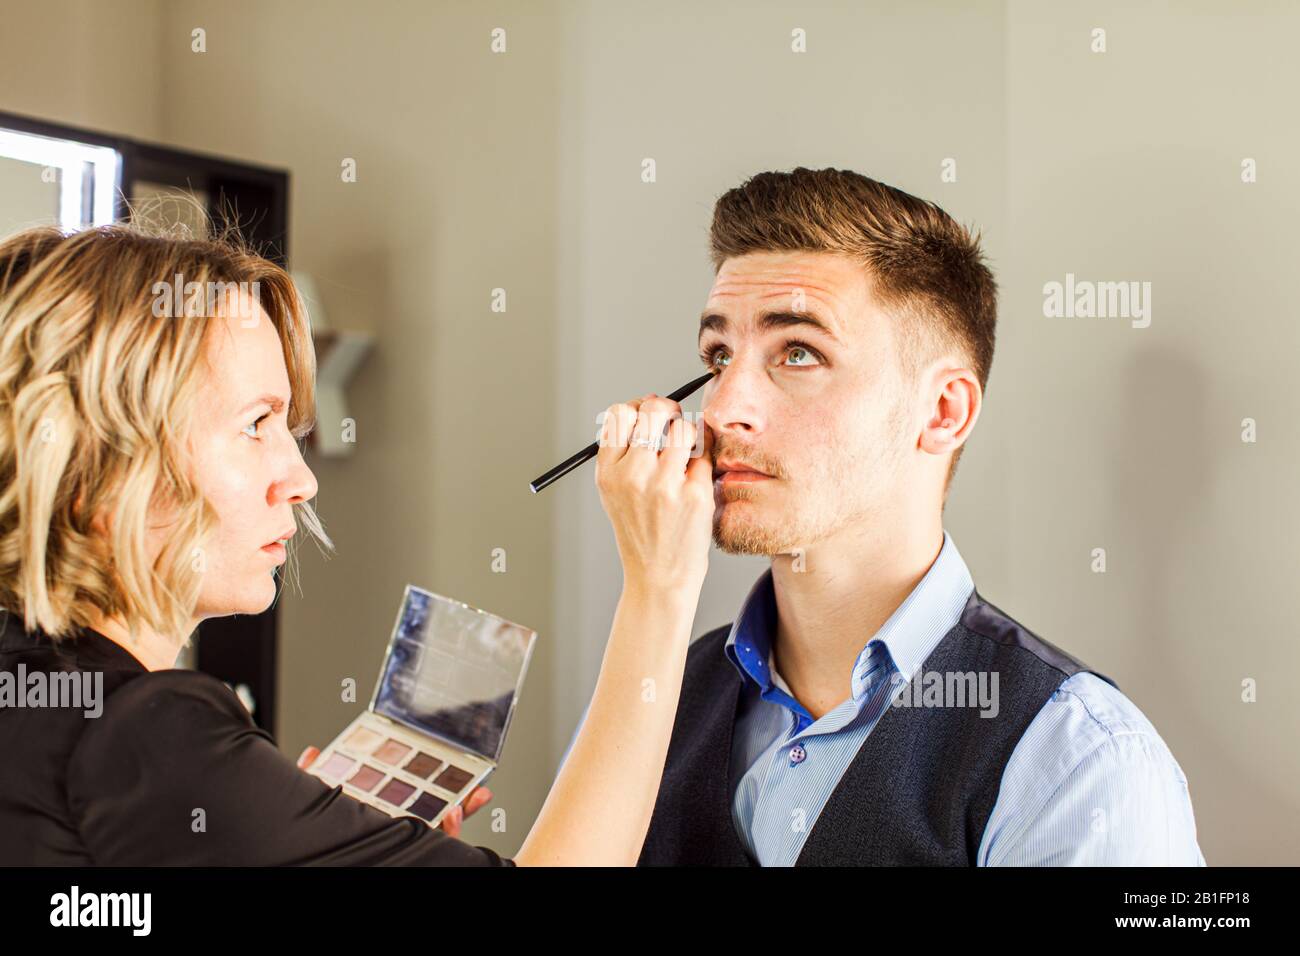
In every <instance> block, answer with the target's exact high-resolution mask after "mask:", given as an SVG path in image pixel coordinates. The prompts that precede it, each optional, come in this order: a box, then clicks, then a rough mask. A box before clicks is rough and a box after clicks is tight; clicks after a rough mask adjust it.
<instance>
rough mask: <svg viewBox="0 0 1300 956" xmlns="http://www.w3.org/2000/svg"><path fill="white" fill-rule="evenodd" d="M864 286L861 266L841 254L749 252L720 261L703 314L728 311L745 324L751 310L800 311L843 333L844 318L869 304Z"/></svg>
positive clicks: (732, 316)
mask: <svg viewBox="0 0 1300 956" xmlns="http://www.w3.org/2000/svg"><path fill="white" fill-rule="evenodd" d="M866 285H867V283H866V278H865V273H864V270H863V268H862V266H861V265H859V264H857V263H854V262H852V261H850V260H848V259H846V258H844V257H842V256H834V255H829V254H825V253H812V254H801V255H797V256H791V255H788V254H786V255H779V256H778V255H767V254H751V255H748V256H742V257H739V258H736V259H728V260H727V261H726V262H724V263H723V265H722V268H721V269H719V270H718V274H717V276H716V278H715V279H714V283H713V288H712V289H711V290H710V291H709V299H708V303H707V304H706V307H705V310H704V314H705V315H708V314H710V313H730V315H731V318H732V319H733V320H734V321H735V322H737V323H745V322H746V321H748V318H749V317H750V315H751V314H753V315H759V314H763V313H767V312H770V311H773V310H777V309H780V310H793V311H803V312H808V313H812V314H815V315H817V316H819V317H820V318H821V319H822V320H823V322H824V323H825V324H826V325H827V326H829V327H830V328H831V330H832V331H833V332H836V333H842V332H844V331H845V330H846V329H847V326H848V318H849V316H850V315H851V314H852V313H855V312H858V311H860V310H861V309H862V308H863V307H864V306H866V305H868V304H869V303H868V302H867V301H866V300H865V297H864V293H865V292H866ZM800 299H802V300H803V301H802V305H801V304H800V301H799V300H800Z"/></svg>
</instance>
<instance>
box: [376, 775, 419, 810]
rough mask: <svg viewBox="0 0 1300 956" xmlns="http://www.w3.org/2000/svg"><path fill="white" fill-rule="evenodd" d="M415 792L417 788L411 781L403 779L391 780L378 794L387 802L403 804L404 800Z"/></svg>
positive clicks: (396, 804) (395, 804) (394, 804)
mask: <svg viewBox="0 0 1300 956" xmlns="http://www.w3.org/2000/svg"><path fill="white" fill-rule="evenodd" d="M413 793H415V788H414V787H413V786H411V785H410V784H409V783H406V782H405V781H402V780H390V781H388V786H386V787H384V789H383V790H380V791H379V793H378V794H377V796H378V797H379V799H380V800H383V801H384V802H385V803H391V804H392V805H393V806H395V807H397V806H401V804H402V802H403V801H404V800H405V799H406V798H407V797H409V796H410V795H411V794H413Z"/></svg>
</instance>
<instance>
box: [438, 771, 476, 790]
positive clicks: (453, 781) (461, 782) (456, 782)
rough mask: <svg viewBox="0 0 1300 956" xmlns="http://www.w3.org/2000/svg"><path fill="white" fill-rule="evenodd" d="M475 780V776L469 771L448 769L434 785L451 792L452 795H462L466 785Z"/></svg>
mask: <svg viewBox="0 0 1300 956" xmlns="http://www.w3.org/2000/svg"><path fill="white" fill-rule="evenodd" d="M473 779H474V775H473V774H472V773H470V772H469V771H468V770H461V769H460V767H448V768H447V769H446V770H444V771H443V772H442V774H441V775H440V776H439V777H438V779H437V780H435V781H434V783H436V784H437V785H438V786H440V787H443V788H445V789H447V790H450V791H451V792H452V793H460V792H461V791H462V790H464V789H465V784H467V783H469V782H470V781H471V780H473Z"/></svg>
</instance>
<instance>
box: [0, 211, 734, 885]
mask: <svg viewBox="0 0 1300 956" xmlns="http://www.w3.org/2000/svg"><path fill="white" fill-rule="evenodd" d="M177 276H180V277H182V283H183V284H182V286H181V289H180V292H178V293H176V294H174V295H173V294H171V291H174V290H175V286H176V277H177ZM191 283H193V284H194V285H192V286H191V285H190V284H191ZM168 290H171V291H168ZM214 290H215V291H214ZM314 374H315V359H314V353H313V350H312V343H311V338H310V334H309V329H308V324H307V317H306V314H305V310H304V307H303V303H302V300H301V299H300V297H299V295H298V293H297V291H296V290H295V288H294V286H293V283H292V282H291V281H290V279H289V277H288V275H287V274H286V273H285V272H284V271H283V270H281V269H280V268H278V267H277V266H275V265H274V264H272V263H270V262H268V261H266V260H264V259H261V258H259V257H257V256H256V255H253V254H251V253H250V252H248V251H247V250H245V249H243V248H241V247H239V246H238V245H236V244H232V243H230V242H225V241H191V240H181V239H176V238H166V237H156V236H147V235H143V234H141V233H139V232H137V231H135V230H133V229H132V228H129V227H125V226H114V227H103V228H98V229H93V230H86V231H83V232H79V233H74V234H70V235H65V234H61V233H59V232H58V231H56V230H53V229H37V230H30V231H27V232H24V233H21V234H19V235H17V236H15V237H12V238H10V239H8V240H6V241H4V242H3V243H0V623H3V630H2V631H0V678H3V677H4V675H5V674H6V673H7V674H8V675H10V682H9V686H10V687H11V688H13V687H15V686H16V684H15V682H14V678H15V677H16V675H18V674H20V673H21V674H24V675H26V679H27V680H28V681H31V680H32V677H31V675H33V674H43V675H52V674H56V673H62V674H65V675H73V676H76V677H78V678H86V679H90V678H93V679H94V680H96V681H100V680H102V691H101V693H102V697H101V699H100V703H99V705H98V709H99V711H100V712H99V713H97V714H96V713H94V712H93V711H88V710H86V709H75V708H69V707H57V706H25V707H16V706H13V705H12V704H13V702H12V700H10V701H9V702H8V704H9V705H7V706H0V752H3V753H4V754H5V757H6V768H5V772H4V773H3V774H0V865H14V864H18V865H22V864H64V865H68V864H71V865H77V864H97V865H117V866H121V865H127V866H130V865H149V864H193V865H210V864H216V865H227V864H232V865H234V864H252V865H257V864H272V865H274V864H313V863H315V864H378V863H387V864H432V865H470V866H476V865H495V864H502V863H507V864H509V863H515V864H527V865H534V864H543V865H545V864H561V865H563V864H612V865H631V864H634V863H635V862H636V859H637V855H638V852H639V851H640V848H641V844H642V841H643V839H644V836H645V833H646V830H647V827H648V825H649V821H650V815H651V811H652V810H653V809H654V803H655V797H656V793H657V790H658V787H659V781H660V775H661V772H662V768H663V765H664V758H665V754H666V751H667V747H668V742H669V738H670V735H671V732H672V726H673V719H674V715H675V712H676V708H677V699H678V689H679V688H680V685H681V678H682V672H683V667H684V663H685V657H686V647H687V643H688V641H689V637H690V628H691V622H692V618H693V616H694V613H695V607H696V604H697V601H698V598H699V592H700V588H701V585H702V583H703V579H704V574H705V570H706V566H707V560H708V547H709V541H710V535H711V520H712V514H713V492H712V465H711V461H710V454H709V449H708V448H707V447H706V453H705V454H704V455H697V456H695V457H691V449H692V446H693V445H694V444H695V426H694V425H693V424H692V423H690V422H688V421H685V420H683V419H682V417H681V416H680V409H679V408H678V406H677V405H676V403H674V402H670V401H668V400H666V399H662V398H657V397H654V396H647V397H646V398H644V399H642V400H638V401H635V402H630V403H626V404H621V405H617V406H614V407H613V408H612V409H611V412H612V413H613V414H611V415H609V416H607V418H606V424H605V429H604V434H603V435H602V447H601V449H600V453H599V456H598V458H597V465H596V483H597V485H598V487H599V489H600V495H601V500H602V503H603V505H604V507H605V509H606V511H607V513H608V515H609V518H610V520H611V523H612V524H613V528H614V533H615V537H616V540H617V543H618V549H619V555H620V558H621V560H622V564H623V592H622V596H621V599H620V601H619V604H618V608H617V610H616V612H615V615H614V622H613V627H612V630H611V632H610V636H609V641H608V644H607V646H606V650H605V657H604V661H603V664H602V667H601V671H600V677H599V681H598V684H597V687H596V690H595V694H594V696H593V698H592V701H591V705H590V709H589V711H588V717H587V719H586V720H585V722H584V724H583V727H582V730H581V732H580V734H579V736H578V738H577V740H576V742H575V743H574V745H573V747H572V749H571V751H570V753H569V757H568V759H567V760H566V761H565V764H564V766H563V768H562V770H561V772H560V775H559V776H558V778H557V779H556V780H555V783H554V785H553V787H552V789H551V792H550V795H549V797H548V799H547V800H546V803H545V805H544V806H543V808H542V811H541V813H540V814H539V816H538V818H537V821H536V823H535V824H534V826H533V828H532V830H531V832H530V833H529V834H528V836H527V838H526V840H525V841H524V843H523V845H522V847H521V848H520V851H519V853H518V855H517V856H516V857H515V858H514V859H513V860H502V859H501V858H500V857H499V856H498V855H497V854H496V853H494V852H493V851H491V850H490V849H487V848H484V847H474V846H470V845H468V844H466V843H463V842H461V841H460V840H459V839H456V838H455V837H453V836H451V835H450V834H448V833H446V832H442V831H439V830H433V829H430V828H429V827H428V826H427V825H426V824H424V823H423V822H422V821H419V820H417V819H415V818H413V817H402V818H396V819H394V818H390V817H388V816H386V815H385V814H382V813H380V812H378V811H377V810H374V809H372V808H370V807H367V806H365V805H364V804H362V803H360V802H358V801H355V800H352V799H351V798H349V797H348V796H346V795H345V794H343V792H342V791H341V790H340V789H339V788H337V787H336V788H330V787H328V786H327V785H326V784H324V783H323V782H321V781H320V780H318V779H317V778H315V777H313V776H310V775H308V774H307V773H305V772H303V771H302V770H301V769H299V767H298V766H296V765H295V763H294V761H292V760H290V759H288V758H286V757H285V756H284V755H282V754H281V753H280V751H279V750H278V749H277V748H276V747H275V745H274V743H273V741H272V739H271V738H270V737H269V736H268V735H267V734H265V733H264V732H263V731H261V730H259V729H257V728H256V727H255V726H254V725H253V723H252V722H251V720H250V718H249V716H248V713H247V712H246V710H245V709H244V707H243V706H242V704H241V703H240V701H239V699H238V698H237V697H236V696H235V695H234V694H233V693H232V692H231V691H230V689H229V688H228V687H227V686H226V685H225V684H223V683H222V682H221V681H219V680H217V679H215V678H213V677H210V676H208V675H205V674H202V673H198V672H194V671H188V670H183V669H176V668H175V663H176V659H177V655H178V653H179V652H180V650H181V649H182V647H183V646H184V644H185V643H186V641H187V640H188V638H189V636H190V635H191V633H192V632H193V630H194V629H195V627H196V626H197V625H198V623H199V622H200V621H202V620H204V619H205V618H210V617H215V616H221V615H229V614H253V613H257V612H260V611H262V610H264V609H265V608H267V607H268V606H269V605H270V604H271V602H272V601H273V599H274V596H275V587H276V579H275V574H274V573H275V571H276V569H277V567H279V566H280V565H281V564H282V563H283V562H284V561H285V560H286V552H285V549H284V548H283V547H282V546H281V545H280V544H279V543H278V542H283V541H285V540H287V539H288V538H290V537H291V536H293V535H294V534H295V531H301V532H303V533H304V534H306V535H311V536H313V537H315V538H317V539H319V540H321V541H322V542H324V543H325V544H327V545H328V539H327V538H326V537H325V535H324V532H323V530H322V528H321V525H320V522H319V521H318V520H317V518H316V516H315V514H314V513H313V511H312V508H311V506H310V504H309V502H310V501H311V499H312V498H313V497H314V496H315V494H316V480H315V478H314V477H313V475H312V473H311V471H310V469H309V468H308V467H307V465H306V463H305V462H304V461H303V459H302V456H301V454H300V451H299V445H298V442H299V440H300V439H302V438H303V437H304V436H305V435H306V434H307V433H308V432H309V431H310V429H311V427H312V425H313V415H314V405H313V401H314V400H313V377H314ZM665 434H666V437H665V439H664V443H663V444H664V447H663V450H662V451H660V450H657V449H656V448H655V447H654V442H653V437H654V436H656V435H665ZM299 540H301V538H300V539H299ZM196 556H197V557H200V558H201V560H197V559H196ZM646 678H651V679H654V680H655V681H656V683H657V685H658V687H659V690H660V692H659V695H658V702H657V703H654V704H647V703H645V702H644V701H643V700H642V695H641V687H642V682H643V681H644V680H645V679H646ZM50 679H51V680H53V679H54V678H50ZM0 702H4V698H3V697H0ZM199 808H201V809H202V810H203V812H204V817H205V821H206V829H205V832H201V833H196V832H195V830H194V828H193V825H192V824H193V820H194V819H195V817H194V813H195V811H196V809H199Z"/></svg>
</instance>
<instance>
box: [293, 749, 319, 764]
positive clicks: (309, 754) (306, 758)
mask: <svg viewBox="0 0 1300 956" xmlns="http://www.w3.org/2000/svg"><path fill="white" fill-rule="evenodd" d="M319 756H320V748H319V747H308V748H307V749H306V750H304V751H303V752H302V753H301V754H300V755H299V756H298V767H299V769H302V770H306V769H307V768H308V767H310V766H311V765H312V764H313V763H315V762H316V758H317V757H319Z"/></svg>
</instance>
